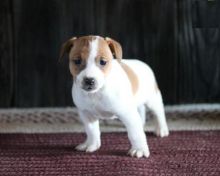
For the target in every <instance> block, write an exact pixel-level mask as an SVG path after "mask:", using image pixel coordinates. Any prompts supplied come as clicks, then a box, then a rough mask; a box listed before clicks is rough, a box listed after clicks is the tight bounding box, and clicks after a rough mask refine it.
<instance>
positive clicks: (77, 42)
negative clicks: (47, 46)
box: [60, 36, 169, 158]
mask: <svg viewBox="0 0 220 176" xmlns="http://www.w3.org/2000/svg"><path fill="white" fill-rule="evenodd" d="M65 53H69V69H70V72H71V74H72V76H73V87H72V97H73V101H74V103H75V105H76V106H77V108H78V112H79V116H80V119H81V121H82V123H83V125H84V127H85V131H86V134H87V138H86V140H85V142H84V143H82V144H79V145H78V146H77V147H76V149H77V150H80V151H86V152H94V151H96V150H97V149H99V148H100V146H101V140H100V129H99V119H110V118H112V117H115V116H116V117H118V118H119V120H120V121H121V122H122V123H123V124H124V125H125V127H126V130H127V133H128V138H129V140H130V143H131V149H130V150H129V152H128V153H129V154H130V155H131V156H134V157H138V158H140V157H148V156H149V154H150V153H149V148H148V145H147V141H146V136H145V133H144V128H143V127H144V123H145V108H146V107H148V108H149V109H150V110H152V111H153V113H154V114H155V116H156V122H157V123H156V134H157V135H158V136H160V137H164V136H168V134H169V131H168V127H167V123H166V119H165V114H164V107H163V102H162V97H161V93H160V90H159V89H158V86H157V83H156V80H155V77H154V74H153V72H152V70H151V69H150V67H149V66H148V65H146V64H145V63H143V62H141V61H138V60H124V59H123V60H122V49H121V45H120V44H119V43H118V42H116V41H115V40H113V39H110V38H102V37H99V36H83V37H79V38H76V37H73V38H71V39H69V40H68V41H67V42H65V43H64V44H63V46H62V49H61V55H60V56H61V58H62V57H63V55H64V54H65Z"/></svg>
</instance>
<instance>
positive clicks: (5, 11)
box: [0, 0, 14, 107]
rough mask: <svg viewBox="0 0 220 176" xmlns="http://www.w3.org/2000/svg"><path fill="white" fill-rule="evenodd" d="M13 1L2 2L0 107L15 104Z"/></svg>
mask: <svg viewBox="0 0 220 176" xmlns="http://www.w3.org/2000/svg"><path fill="white" fill-rule="evenodd" d="M11 15H12V11H11V1H9V0H2V1H0V107H10V106H11V105H12V104H13V102H12V101H13V81H14V77H13V76H14V74H13V64H14V63H13V32H12V31H13V29H12V16H11Z"/></svg>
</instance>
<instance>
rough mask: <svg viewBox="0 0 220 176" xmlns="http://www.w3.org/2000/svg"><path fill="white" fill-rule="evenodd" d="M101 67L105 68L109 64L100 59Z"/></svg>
mask: <svg viewBox="0 0 220 176" xmlns="http://www.w3.org/2000/svg"><path fill="white" fill-rule="evenodd" d="M99 63H100V65H102V66H104V65H106V64H107V61H105V60H104V59H100V62H99Z"/></svg>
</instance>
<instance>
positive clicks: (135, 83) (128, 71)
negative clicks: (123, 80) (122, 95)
mask: <svg viewBox="0 0 220 176" xmlns="http://www.w3.org/2000/svg"><path fill="white" fill-rule="evenodd" d="M121 66H122V68H123V69H124V71H125V73H126V74H127V76H128V79H129V81H130V83H131V87H132V92H133V94H134V95H135V94H136V93H137V90H138V86H139V82H138V77H137V75H136V74H135V73H134V71H133V70H132V69H131V68H130V67H129V66H128V65H126V64H125V63H121Z"/></svg>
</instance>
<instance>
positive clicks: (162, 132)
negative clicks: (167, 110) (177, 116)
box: [156, 126, 169, 137]
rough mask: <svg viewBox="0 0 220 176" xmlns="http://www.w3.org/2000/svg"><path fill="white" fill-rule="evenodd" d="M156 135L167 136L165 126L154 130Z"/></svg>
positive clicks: (167, 131)
mask: <svg viewBox="0 0 220 176" xmlns="http://www.w3.org/2000/svg"><path fill="white" fill-rule="evenodd" d="M156 135H157V136H160V137H166V136H168V135H169V130H168V128H167V126H166V127H162V128H159V127H158V128H156Z"/></svg>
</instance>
